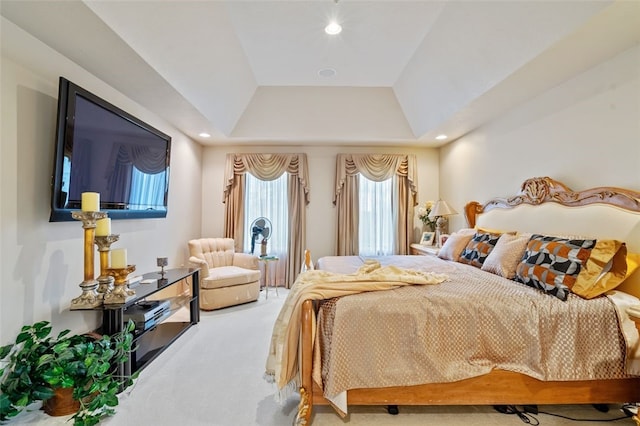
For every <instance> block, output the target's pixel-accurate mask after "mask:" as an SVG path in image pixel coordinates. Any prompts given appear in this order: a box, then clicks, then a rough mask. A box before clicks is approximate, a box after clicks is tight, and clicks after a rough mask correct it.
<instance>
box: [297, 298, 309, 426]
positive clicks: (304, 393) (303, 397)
mask: <svg viewBox="0 0 640 426" xmlns="http://www.w3.org/2000/svg"><path fill="white" fill-rule="evenodd" d="M301 320H302V330H301V334H302V335H301V336H300V342H301V346H302V348H301V353H302V360H301V364H302V365H301V366H300V374H301V376H302V377H301V378H300V379H301V382H302V386H301V387H300V404H298V415H297V420H296V424H299V425H309V424H311V409H312V408H313V379H312V377H311V371H312V367H313V330H312V326H313V324H312V321H313V301H312V300H305V301H304V302H303V303H302V318H301Z"/></svg>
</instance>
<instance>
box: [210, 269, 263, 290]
mask: <svg viewBox="0 0 640 426" xmlns="http://www.w3.org/2000/svg"><path fill="white" fill-rule="evenodd" d="M259 279H260V271H255V270H252V269H245V268H240V267H238V266H220V267H218V268H211V269H209V276H208V277H206V278H204V279H202V280H200V287H201V288H220V287H230V286H234V285H240V284H247V283H251V282H254V281H258V280H259Z"/></svg>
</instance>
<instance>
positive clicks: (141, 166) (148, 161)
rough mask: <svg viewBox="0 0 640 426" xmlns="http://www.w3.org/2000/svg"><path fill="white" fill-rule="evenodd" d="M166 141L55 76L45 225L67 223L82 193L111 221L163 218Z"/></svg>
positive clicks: (167, 156)
mask: <svg viewBox="0 0 640 426" xmlns="http://www.w3.org/2000/svg"><path fill="white" fill-rule="evenodd" d="M170 154H171V137H170V136H168V135H166V134H164V133H162V132H161V131H159V130H158V129H155V128H154V127H152V126H150V125H149V124H147V123H144V122H143V121H141V120H139V119H137V118H136V117H134V116H132V115H131V114H128V113H127V112H125V111H123V110H121V109H120V108H118V107H116V106H114V105H112V104H110V103H109V102H107V101H105V100H104V99H101V98H99V97H98V96H96V95H94V94H93V93H91V92H89V91H87V90H85V89H83V88H82V87H80V86H78V85H76V84H74V83H72V82H70V81H69V80H67V79H65V78H64V77H60V85H59V93H58V121H57V130H56V141H55V159H54V166H53V187H52V196H51V215H50V218H49V221H51V222H59V221H69V220H73V218H72V217H71V212H72V211H74V210H80V209H81V199H82V193H83V192H98V193H100V211H106V212H107V213H108V215H109V217H110V218H112V219H141V218H160V217H166V216H167V200H168V191H169V161H170Z"/></svg>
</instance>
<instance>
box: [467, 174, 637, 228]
mask: <svg viewBox="0 0 640 426" xmlns="http://www.w3.org/2000/svg"><path fill="white" fill-rule="evenodd" d="M547 202H555V203H559V204H561V205H563V206H567V207H579V206H587V205H590V204H595V203H599V204H608V205H611V206H616V207H620V208H622V209H625V210H629V211H632V212H640V192H635V191H631V190H628V189H621V188H613V187H608V186H603V187H598V188H592V189H587V190H585V191H580V192H575V191H572V190H571V189H569V187H567V186H566V185H564V184H563V183H561V182H558V181H557V180H553V179H551V178H550V177H535V178H531V179H527V180H525V181H524V183H523V184H522V185H521V187H520V192H518V193H517V194H516V195H514V196H513V197H508V198H494V199H492V200H489V201H488V202H486V203H485V204H484V205H483V204H480V203H478V202H477V201H471V202H469V203H467V205H465V207H464V211H465V216H466V219H467V223H468V224H469V226H470V227H471V228H473V227H474V226H475V225H476V219H477V216H478V215H479V214H482V213H486V212H488V211H490V210H492V209H495V208H503V209H510V208H513V207H516V206H519V205H522V204H531V205H539V204H542V203H547Z"/></svg>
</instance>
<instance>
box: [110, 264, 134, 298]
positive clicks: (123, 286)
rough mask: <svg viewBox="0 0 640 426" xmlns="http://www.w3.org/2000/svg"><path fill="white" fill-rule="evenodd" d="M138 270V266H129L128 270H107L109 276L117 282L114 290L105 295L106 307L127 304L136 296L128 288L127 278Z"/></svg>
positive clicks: (114, 284)
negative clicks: (129, 299) (128, 300)
mask: <svg viewBox="0 0 640 426" xmlns="http://www.w3.org/2000/svg"><path fill="white" fill-rule="evenodd" d="M135 270H136V265H128V266H127V267H126V268H106V272H107V275H111V276H112V277H113V278H114V279H115V281H114V283H113V290H112V291H110V292H109V293H106V294H105V295H104V299H103V302H104V304H105V305H113V304H118V303H125V302H126V301H127V299H128V298H130V297H131V296H134V295H135V294H136V292H135V291H133V290H131V289H130V288H129V287H128V286H127V276H129V274H130V273H132V272H133V271H135Z"/></svg>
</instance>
